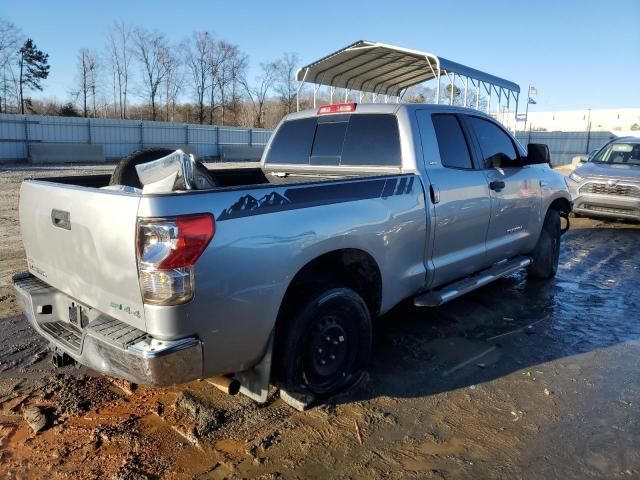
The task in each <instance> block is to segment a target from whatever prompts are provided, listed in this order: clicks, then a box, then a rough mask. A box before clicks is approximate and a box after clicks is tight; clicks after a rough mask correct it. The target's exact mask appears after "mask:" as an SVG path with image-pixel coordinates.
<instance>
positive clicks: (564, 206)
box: [549, 198, 571, 214]
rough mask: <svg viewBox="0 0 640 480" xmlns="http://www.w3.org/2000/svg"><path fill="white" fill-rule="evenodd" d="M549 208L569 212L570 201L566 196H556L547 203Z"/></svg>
mask: <svg viewBox="0 0 640 480" xmlns="http://www.w3.org/2000/svg"><path fill="white" fill-rule="evenodd" d="M549 209H552V210H557V211H558V212H560V213H567V214H568V213H571V203H569V200H567V199H566V198H556V199H555V200H554V201H553V202H551V205H549Z"/></svg>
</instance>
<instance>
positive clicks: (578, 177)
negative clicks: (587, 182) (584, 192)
mask: <svg viewBox="0 0 640 480" xmlns="http://www.w3.org/2000/svg"><path fill="white" fill-rule="evenodd" d="M569 179H571V180H573V181H574V182H576V183H580V182H581V181H582V180H584V177H583V176H581V175H578V174H577V173H576V172H573V173H572V174H571V175H569Z"/></svg>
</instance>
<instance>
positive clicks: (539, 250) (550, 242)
mask: <svg viewBox="0 0 640 480" xmlns="http://www.w3.org/2000/svg"><path fill="white" fill-rule="evenodd" d="M531 258H532V260H533V261H532V262H531V265H529V266H528V267H527V273H528V274H529V276H530V277H532V278H536V279H541V280H546V279H549V278H553V277H555V276H556V273H557V271H558V262H559V260H560V213H559V212H558V211H557V210H549V211H548V212H547V215H546V217H545V219H544V224H543V225H542V231H541V232H540V237H539V238H538V243H537V244H536V248H534V249H533V252H531Z"/></svg>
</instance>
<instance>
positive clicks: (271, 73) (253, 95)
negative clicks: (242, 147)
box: [242, 62, 277, 128]
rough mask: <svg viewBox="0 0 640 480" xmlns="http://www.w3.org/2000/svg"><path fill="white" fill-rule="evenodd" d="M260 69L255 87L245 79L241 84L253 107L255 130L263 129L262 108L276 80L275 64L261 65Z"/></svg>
mask: <svg viewBox="0 0 640 480" xmlns="http://www.w3.org/2000/svg"><path fill="white" fill-rule="evenodd" d="M260 69H261V70H262V71H261V73H260V75H259V76H258V77H257V78H256V82H255V85H253V86H252V85H249V83H248V82H247V81H246V79H243V80H242V84H243V86H244V88H245V91H246V92H247V95H248V96H249V100H250V101H251V104H252V106H253V113H254V121H253V126H254V127H257V128H263V127H264V113H265V111H264V108H265V104H266V101H267V97H268V96H269V93H270V92H271V89H272V88H273V84H274V82H275V79H276V71H277V64H276V62H269V63H261V64H260Z"/></svg>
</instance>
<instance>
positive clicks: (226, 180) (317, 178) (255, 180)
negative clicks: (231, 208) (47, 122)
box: [33, 165, 373, 188]
mask: <svg viewBox="0 0 640 480" xmlns="http://www.w3.org/2000/svg"><path fill="white" fill-rule="evenodd" d="M207 170H208V171H209V175H210V176H211V177H212V178H213V179H214V181H215V182H216V184H217V185H218V188H225V187H243V186H251V185H264V184H271V185H288V184H295V183H313V182H323V181H329V180H336V179H339V178H347V177H349V178H352V177H363V176H371V175H373V174H367V173H359V174H350V175H344V174H342V175H335V174H322V175H321V174H312V173H310V174H287V175H286V176H281V175H275V174H273V173H265V172H264V171H263V170H262V169H261V168H259V167H234V168H228V167H222V166H218V165H216V166H215V167H213V166H211V165H208V166H207ZM110 178H111V175H110V174H98V175H67V176H61V177H46V178H33V180H42V181H46V182H53V183H61V184H65V185H76V186H79V187H89V188H101V187H106V186H108V185H109V179H110Z"/></svg>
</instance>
